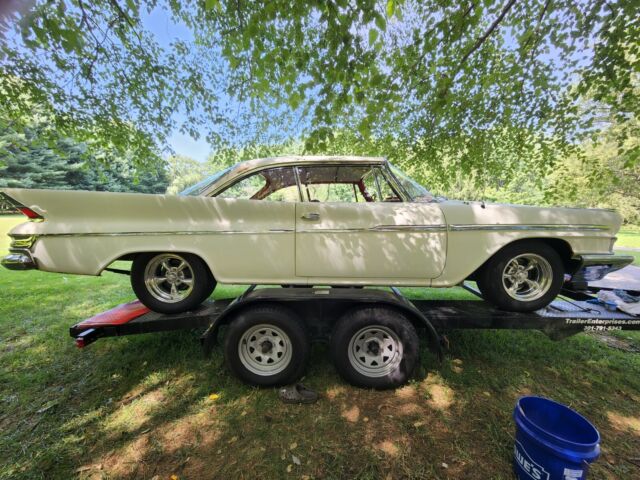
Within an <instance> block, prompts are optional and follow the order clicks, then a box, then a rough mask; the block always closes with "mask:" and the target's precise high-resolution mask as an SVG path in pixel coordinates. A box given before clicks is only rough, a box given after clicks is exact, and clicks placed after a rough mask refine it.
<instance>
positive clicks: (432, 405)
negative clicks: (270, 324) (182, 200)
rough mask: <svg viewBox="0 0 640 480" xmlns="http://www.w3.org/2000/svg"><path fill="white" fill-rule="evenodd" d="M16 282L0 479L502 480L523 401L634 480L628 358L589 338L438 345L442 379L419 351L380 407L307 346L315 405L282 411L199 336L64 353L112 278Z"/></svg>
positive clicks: (636, 379) (5, 329)
mask: <svg viewBox="0 0 640 480" xmlns="http://www.w3.org/2000/svg"><path fill="white" fill-rule="evenodd" d="M6 275H7V274H6V273H0V281H5V280H6ZM16 279H17V280H14V279H13V278H12V282H11V283H7V285H8V288H5V289H4V290H3V291H0V314H1V316H0V318H1V319H2V320H1V321H0V338H1V339H2V343H1V344H0V348H1V349H2V350H1V351H0V355H1V360H0V361H1V362H2V367H3V368H2V369H1V370H0V400H1V402H2V406H1V412H2V413H0V432H1V433H0V452H2V455H3V462H2V466H0V477H2V478H25V479H27V478H43V477H44V478H61V479H67V478H72V477H74V476H80V477H86V478H103V477H104V478H132V479H133V478H152V477H153V476H154V475H159V476H160V478H169V477H170V475H172V474H175V475H177V476H178V477H179V478H181V479H184V478H198V479H200V478H243V477H250V476H251V477H255V476H256V475H259V476H260V477H262V478H282V477H285V476H288V475H289V473H288V472H290V473H291V475H292V476H293V477H295V478H300V477H302V476H305V475H306V476H308V477H309V478H362V479H367V478H371V479H373V478H385V477H386V476H387V475H391V476H392V477H393V478H446V477H449V478H469V479H475V478H478V479H480V478H510V477H511V449H512V444H513V425H512V421H511V412H512V408H513V405H514V403H515V400H516V398H517V397H518V396H520V395H522V394H530V393H531V394H540V395H545V396H549V397H552V398H554V399H556V400H559V401H561V402H564V403H566V404H568V405H570V406H572V407H573V408H575V409H577V410H578V411H580V412H581V413H583V414H584V415H586V416H587V417H588V418H589V419H590V420H591V421H593V422H594V423H595V425H596V426H598V428H599V429H600V431H601V433H602V438H603V441H602V445H603V459H602V460H601V461H599V462H598V463H596V464H595V465H594V467H593V470H592V475H593V476H594V478H601V477H607V476H609V477H611V476H613V477H618V478H633V476H634V475H637V474H638V470H637V469H635V468H636V467H634V466H633V465H632V464H631V463H629V462H627V461H626V460H625V458H632V457H633V455H634V454H635V453H637V441H638V434H637V430H636V427H637V422H638V411H637V405H638V402H640V375H638V374H639V373H640V355H637V354H630V353H625V352H621V351H617V350H612V349H608V347H606V346H604V345H602V344H601V343H600V342H598V341H597V340H595V339H594V338H593V337H591V336H587V335H580V336H577V337H573V338H570V339H567V340H565V341H562V342H557V343H554V342H551V341H549V340H548V339H547V338H546V337H545V336H544V335H542V334H541V333H538V332H509V331H499V332H494V331H476V332H472V331H470V332H461V331H458V332H451V333H450V334H449V339H450V342H451V350H450V351H449V353H448V356H447V358H446V359H445V361H444V362H443V364H442V365H437V364H436V362H435V360H434V358H433V357H432V356H431V355H430V354H428V353H427V352H426V351H424V350H423V352H422V361H421V365H420V368H419V369H418V372H417V374H416V378H415V379H414V380H413V381H412V382H411V383H410V384H409V385H408V386H406V387H403V388H401V389H397V390H395V391H386V392H379V391H370V390H363V389H356V388H353V387H350V386H348V385H346V384H344V382H342V381H341V380H340V379H339V378H338V377H337V375H336V374H335V372H334V370H333V367H332V366H331V365H330V362H329V359H328V351H327V346H326V345H323V344H318V345H315V346H314V348H313V349H312V357H311V362H310V365H309V368H308V370H307V376H306V378H305V379H304V382H305V384H307V385H309V386H310V387H311V388H314V389H316V390H318V391H319V392H320V393H321V399H320V401H319V402H318V403H316V404H313V405H307V406H297V405H284V404H281V403H280V402H279V401H278V399H277V392H276V391H275V390H273V389H262V390H259V389H253V388H250V387H247V386H245V385H243V384H241V383H239V382H238V381H236V380H235V379H234V378H232V377H231V376H230V375H229V374H228V373H227V370H226V369H225V368H224V365H223V361H222V355H221V350H220V349H219V348H217V349H214V353H213V357H212V358H211V359H204V358H203V357H202V353H201V350H200V347H199V344H198V341H197V339H198V332H186V331H182V332H168V333H160V334H153V335H151V334H147V335H138V336H131V337H122V338H109V339H103V340H101V341H100V342H97V343H96V344H95V345H92V346H91V347H89V348H88V349H86V350H85V351H78V350H76V349H75V348H74V347H73V345H72V342H71V339H70V338H69V337H68V332H67V329H68V327H69V326H70V325H71V324H73V323H75V322H77V321H79V320H81V319H82V318H85V317H87V316H90V315H92V314H95V313H97V312H99V311H102V310H104V309H106V308H109V307H112V306H114V305H116V304H118V303H121V302H124V301H127V300H129V299H130V298H131V292H130V289H129V286H128V282H127V279H126V278H125V277H118V276H115V275H106V276H105V277H104V278H97V279H92V278H78V277H68V278H66V280H65V277H63V276H58V275H46V274H40V273H39V272H31V273H29V274H28V275H26V276H20V277H16ZM238 291H239V290H238ZM226 292H227V291H226V290H220V291H218V294H219V295H223V294H225V293H226ZM233 292H234V293H235V292H236V290H233ZM413 293H414V294H416V295H427V296H428V295H430V294H431V292H430V291H427V290H425V291H416V292H413ZM628 335H629V336H630V338H631V339H632V340H631V341H634V342H637V341H638V338H640V336H638V335H637V334H628ZM212 394H215V395H217V397H216V396H215V395H214V396H213V397H211V395H212ZM610 461H611V462H610ZM445 464H446V466H444V465H445Z"/></svg>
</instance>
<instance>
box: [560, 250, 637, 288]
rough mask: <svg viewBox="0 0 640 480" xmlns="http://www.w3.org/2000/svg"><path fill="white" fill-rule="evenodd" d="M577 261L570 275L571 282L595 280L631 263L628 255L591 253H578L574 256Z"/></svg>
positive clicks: (631, 258) (631, 259)
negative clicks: (573, 271) (577, 264)
mask: <svg viewBox="0 0 640 480" xmlns="http://www.w3.org/2000/svg"><path fill="white" fill-rule="evenodd" d="M574 260H577V261H578V263H579V266H578V269H577V270H576V273H574V274H573V275H572V277H571V281H572V282H595V281H597V280H601V279H603V278H604V277H605V276H606V275H608V274H609V273H611V272H615V271H616V270H620V269H621V268H624V267H626V266H627V265H629V264H631V263H633V260H634V258H633V257H632V256H630V255H614V254H612V253H611V254H591V255H579V256H577V257H575V258H574Z"/></svg>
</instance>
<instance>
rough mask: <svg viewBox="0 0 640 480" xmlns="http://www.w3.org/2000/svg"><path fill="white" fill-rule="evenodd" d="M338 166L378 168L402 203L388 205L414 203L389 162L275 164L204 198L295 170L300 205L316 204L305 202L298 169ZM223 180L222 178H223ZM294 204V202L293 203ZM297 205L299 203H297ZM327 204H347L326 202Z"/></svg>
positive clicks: (209, 193) (226, 185)
mask: <svg viewBox="0 0 640 480" xmlns="http://www.w3.org/2000/svg"><path fill="white" fill-rule="evenodd" d="M336 165H338V166H345V167H346V166H350V165H360V166H367V167H370V168H376V169H378V171H379V172H380V173H381V174H382V175H383V177H384V178H385V180H386V181H387V182H388V183H389V184H390V186H391V188H392V189H393V190H394V191H395V193H397V194H398V198H400V202H386V203H406V202H413V198H411V196H410V195H409V194H408V193H407V191H406V190H405V189H404V188H403V187H402V184H401V183H400V182H399V181H398V180H397V179H396V178H395V176H394V175H393V172H392V171H391V168H390V167H389V162H388V161H386V160H385V161H384V162H380V163H378V162H372V163H364V162H363V163H355V162H354V163H351V162H343V163H335V162H318V163H315V162H314V163H294V164H275V165H269V166H266V167H262V168H257V169H255V170H251V171H248V172H246V173H245V174H244V175H240V176H239V177H238V178H236V179H234V180H232V181H228V182H226V183H225V184H223V185H220V186H219V187H218V188H217V189H215V190H214V191H211V192H207V193H206V194H205V195H204V196H206V197H209V198H216V197H217V196H218V195H220V194H221V193H222V192H224V191H225V190H227V189H228V188H231V187H232V186H234V185H235V184H236V183H238V182H241V181H243V180H244V179H246V178H249V177H250V176H252V175H256V174H259V173H261V172H264V171H266V170H271V169H273V168H283V167H286V168H293V170H294V174H295V179H296V183H297V184H298V199H299V202H300V203H314V202H309V200H305V198H304V195H303V192H302V182H301V181H300V174H299V172H298V168H304V167H335V166H336ZM221 178H222V177H221ZM291 203H294V202H291ZM295 203H297V202H295ZM325 203H346V202H325ZM348 203H385V202H348Z"/></svg>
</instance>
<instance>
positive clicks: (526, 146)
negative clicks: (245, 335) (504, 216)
mask: <svg viewBox="0 0 640 480" xmlns="http://www.w3.org/2000/svg"><path fill="white" fill-rule="evenodd" d="M632 4H633V2H630V1H628V0H619V1H618V2H615V5H614V8H602V6H601V2H599V1H598V0H585V1H584V2H577V3H576V2H548V1H545V0H540V1H536V2H516V3H513V2H511V1H510V0H505V1H504V2H488V1H485V2H472V1H466V0H465V1H462V2H441V1H439V0H425V1H420V2H403V1H401V0H385V1H383V2H379V1H376V0H358V1H355V2H350V1H347V0H338V1H334V2H305V1H294V0H274V1H271V2H266V3H265V2H245V1H240V2H237V1H221V0H201V1H199V2H197V3H195V4H191V3H188V2H184V1H181V0H148V1H144V2H142V3H141V4H138V2H135V1H133V0H119V1H113V0H97V1H95V2H87V1H86V0H83V1H81V0H68V1H66V2H54V3H51V2H47V1H45V0H38V1H36V2H35V3H34V4H33V6H32V8H31V9H30V10H28V11H27V12H25V13H24V14H20V15H18V14H16V16H19V17H20V18H19V21H17V22H13V23H11V22H9V23H8V25H10V28H13V29H14V30H13V31H12V32H13V33H15V35H8V36H7V38H8V39H10V41H7V42H5V43H4V44H0V66H1V67H2V68H1V70H0V71H1V73H0V103H1V104H2V105H3V106H5V108H6V110H7V114H8V115H9V116H10V118H11V120H12V121H15V122H19V121H20V120H19V119H20V116H21V115H24V114H25V113H28V112H30V111H31V109H32V108H33V106H34V105H37V106H38V107H39V108H42V109H43V110H44V111H46V112H47V114H48V115H49V116H50V118H52V119H53V120H52V123H53V126H52V128H54V129H57V130H59V131H60V132H62V133H64V135H68V136H74V137H77V138H79V139H81V140H89V139H90V140H91V145H94V144H95V145H98V146H101V147H106V146H109V147H114V148H116V149H120V150H121V151H122V152H125V151H134V152H136V157H135V158H136V161H138V162H140V163H141V164H142V163H148V162H154V161H158V159H159V150H160V148H163V147H166V143H167V138H168V136H169V135H170V133H171V132H173V131H175V130H180V131H182V132H186V133H189V134H193V135H199V134H202V135H204V136H206V137H207V138H209V139H211V141H213V142H215V145H214V147H215V148H223V147H226V146H230V145H231V146H233V145H245V144H252V143H260V142H262V143H267V144H269V143H278V142H280V143H282V142H286V141H287V139H290V138H292V137H293V138H304V140H305V141H306V145H307V148H308V150H309V151H310V152H312V151H315V150H320V149H322V148H328V146H329V145H330V144H331V142H332V140H331V136H332V134H333V132H335V131H336V129H340V130H343V131H344V130H349V131H350V132H351V133H352V134H354V135H356V136H357V137H358V138H359V139H360V141H363V142H364V141H371V142H372V145H376V148H383V147H384V143H381V140H383V139H384V140H385V141H389V142H392V143H394V145H395V147H394V149H393V151H391V152H389V154H390V155H394V156H396V157H397V158H407V159H410V160H408V161H409V162H410V163H411V164H412V165H416V166H423V165H426V166H428V170H429V175H431V174H434V175H436V176H437V178H438V179H439V180H438V181H441V182H452V181H453V180H451V179H452V178H455V176H456V175H457V174H458V173H459V172H465V173H466V174H469V175H471V176H474V175H475V176H474V178H475V179H476V180H477V181H480V180H479V179H481V178H482V176H481V175H480V173H479V172H484V173H483V174H482V175H501V176H502V175H503V176H506V177H508V176H511V175H514V169H515V167H513V165H514V164H516V162H515V160H513V159H515V158H524V159H526V161H524V160H523V162H524V163H522V164H521V163H518V168H520V169H522V168H524V169H528V170H529V171H532V172H543V171H545V170H546V169H548V168H550V166H551V165H553V163H554V161H555V160H556V158H557V156H558V155H562V154H564V153H566V152H568V151H571V150H572V149H573V148H575V146H576V145H578V144H579V142H580V141H581V140H582V139H583V138H585V136H587V135H591V134H593V133H594V132H596V131H597V129H598V128H600V126H601V123H599V121H598V120H597V118H596V115H592V114H591V111H592V110H593V109H591V110H589V109H582V108H581V105H580V101H581V100H582V99H583V98H584V97H585V96H588V97H589V98H590V99H592V100H593V101H594V102H595V103H597V105H599V106H605V107H607V108H609V109H610V111H611V113H612V117H613V118H615V119H616V120H617V121H618V122H620V121H621V120H622V119H625V118H638V116H639V115H640V101H639V100H638V98H639V95H638V88H639V87H638V76H637V72H638V71H640V67H639V65H638V63H639V61H640V60H639V59H640V46H639V42H638V38H640V30H639V29H640V18H639V16H640V11H639V10H638V9H637V8H634V6H633V5H632ZM149 12H155V13H153V15H151V14H149ZM158 12H166V13H164V14H163V15H165V16H166V18H164V17H162V18H161V19H160V20H161V21H164V22H165V23H166V25H167V26H168V28H166V29H165V30H166V31H167V32H168V33H169V37H170V38H168V39H167V38H164V36H163V35H164V33H163V34H162V35H158V36H156V34H155V33H153V32H152V31H151V30H150V29H149V28H148V26H149V22H150V21H152V20H151V18H152V17H154V16H155V15H157V14H158ZM174 27H176V28H174ZM154 31H155V29H154ZM174 31H183V33H184V35H182V38H172V37H171V36H172V35H174V33H173V32H174ZM10 33H11V32H10ZM592 45H593V47H592ZM616 135H617V138H616V142H617V144H618V148H619V149H620V153H619V154H620V156H621V157H624V158H625V163H624V165H627V167H625V168H631V167H633V166H634V165H636V164H637V162H638V153H637V152H638V150H637V149H636V148H635V147H633V146H630V143H629V139H630V138H633V136H634V135H637V131H636V132H632V131H631V130H629V129H627V130H625V129H621V130H616ZM352 148H356V147H355V145H352ZM488 151H490V152H491V153H490V154H487V152H488ZM494 152H500V153H499V154H498V153H494ZM442 158H447V159H450V160H449V161H439V159H442ZM508 159H511V163H509V160H508ZM518 162H520V161H518ZM424 168H427V167H424ZM425 175H426V173H425Z"/></svg>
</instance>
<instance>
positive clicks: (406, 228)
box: [297, 224, 447, 233]
mask: <svg viewBox="0 0 640 480" xmlns="http://www.w3.org/2000/svg"><path fill="white" fill-rule="evenodd" d="M446 231H447V226H446V225H440V224H437V225H376V226H375V227H370V228H317V229H309V228H305V229H304V230H298V231H297V233H366V232H402V233H420V232H429V233H431V232H446Z"/></svg>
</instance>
